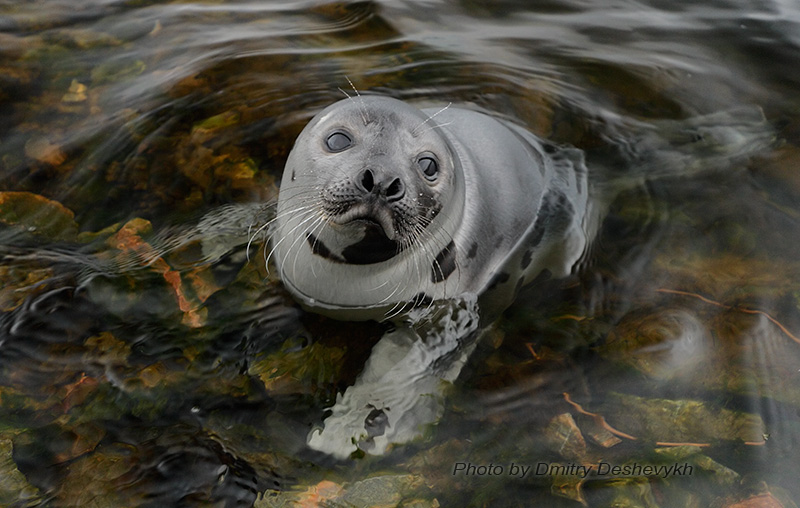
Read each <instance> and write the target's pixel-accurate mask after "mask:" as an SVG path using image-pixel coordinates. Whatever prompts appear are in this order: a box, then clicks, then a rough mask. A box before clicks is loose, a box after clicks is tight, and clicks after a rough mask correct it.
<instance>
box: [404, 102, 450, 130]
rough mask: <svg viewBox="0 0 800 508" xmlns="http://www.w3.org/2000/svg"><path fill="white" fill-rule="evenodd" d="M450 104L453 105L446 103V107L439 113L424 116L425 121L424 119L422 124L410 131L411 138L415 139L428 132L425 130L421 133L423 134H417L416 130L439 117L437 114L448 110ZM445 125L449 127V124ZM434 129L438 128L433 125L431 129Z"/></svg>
mask: <svg viewBox="0 0 800 508" xmlns="http://www.w3.org/2000/svg"><path fill="white" fill-rule="evenodd" d="M452 104H453V103H452V102H448V103H447V106H445V107H443V108H442V109H440V110H439V111H437V112H436V113H434V114H432V115H426V116H427V117H428V118H426V119H425V120H424V121H423V122H422V123H420V124H419V125H417V126H416V127H414V128H413V129H412V130H411V135H412V136H414V137H415V138H416V137H417V136H419V135H420V134H424V133H425V132H428V131H427V130H426V131H423V132H417V129H419V128H420V127H422V126H423V125H425V124H426V123H428V122H430V121H432V120H433V119H434V118H436V116H437V115H439V113H442V112H444V111H446V110H447V109H449V108H450V106H451V105H452ZM445 125H449V124H445ZM436 127H438V125H435V126H434V127H433V128H436ZM429 130H430V129H429Z"/></svg>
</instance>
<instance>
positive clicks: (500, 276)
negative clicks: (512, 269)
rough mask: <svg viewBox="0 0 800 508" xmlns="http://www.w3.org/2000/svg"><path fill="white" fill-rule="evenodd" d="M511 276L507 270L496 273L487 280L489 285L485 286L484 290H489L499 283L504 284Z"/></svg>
mask: <svg viewBox="0 0 800 508" xmlns="http://www.w3.org/2000/svg"><path fill="white" fill-rule="evenodd" d="M510 278H511V275H509V274H508V273H507V272H501V273H496V274H494V276H493V277H492V280H490V281H489V286H488V287H487V288H486V291H491V290H492V289H494V288H495V287H497V286H499V285H500V284H505V283H506V282H508V279H510Z"/></svg>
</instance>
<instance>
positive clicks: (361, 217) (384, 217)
mask: <svg viewBox="0 0 800 508" xmlns="http://www.w3.org/2000/svg"><path fill="white" fill-rule="evenodd" d="M356 221H358V222H362V223H365V224H366V225H367V226H373V227H375V228H378V229H380V230H382V232H383V235H384V236H385V237H386V238H388V239H389V240H394V239H395V236H397V235H396V231H395V227H394V217H393V214H392V211H391V210H390V209H389V208H388V207H387V206H386V205H385V204H382V203H375V202H370V201H365V202H361V203H358V204H355V205H353V206H352V207H350V209H348V210H347V211H346V212H344V213H343V214H340V215H339V216H338V217H336V219H335V222H336V223H337V224H349V223H351V222H356Z"/></svg>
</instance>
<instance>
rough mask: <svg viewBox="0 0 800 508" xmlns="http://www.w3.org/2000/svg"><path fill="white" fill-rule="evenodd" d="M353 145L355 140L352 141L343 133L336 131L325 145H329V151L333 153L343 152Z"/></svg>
mask: <svg viewBox="0 0 800 508" xmlns="http://www.w3.org/2000/svg"><path fill="white" fill-rule="evenodd" d="M352 144H353V140H352V139H350V136H348V135H347V134H346V133H344V132H342V131H336V132H334V133H332V134H331V135H330V136H328V139H326V140H325V145H327V147H328V150H330V151H331V152H341V151H342V150H347V149H348V148H350V145H352Z"/></svg>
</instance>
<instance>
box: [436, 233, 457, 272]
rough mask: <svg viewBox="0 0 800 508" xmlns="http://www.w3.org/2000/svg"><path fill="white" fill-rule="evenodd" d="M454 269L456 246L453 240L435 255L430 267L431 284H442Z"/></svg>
mask: <svg viewBox="0 0 800 508" xmlns="http://www.w3.org/2000/svg"><path fill="white" fill-rule="evenodd" d="M455 269H456V244H455V242H454V241H453V240H450V243H448V244H447V247H445V248H444V249H442V251H441V252H440V253H439V254H437V255H436V259H435V260H434V261H433V266H431V282H434V283H436V282H442V281H443V280H445V279H446V278H448V277H449V276H450V274H451V273H453V270H455Z"/></svg>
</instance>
